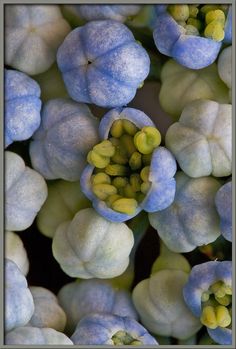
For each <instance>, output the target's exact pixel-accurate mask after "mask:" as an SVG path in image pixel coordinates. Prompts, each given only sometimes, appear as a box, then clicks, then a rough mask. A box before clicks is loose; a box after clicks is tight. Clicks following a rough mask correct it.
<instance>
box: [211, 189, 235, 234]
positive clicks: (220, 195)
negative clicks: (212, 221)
mask: <svg viewBox="0 0 236 349" xmlns="http://www.w3.org/2000/svg"><path fill="white" fill-rule="evenodd" d="M215 203H216V208H217V211H218V213H219V216H220V227H221V232H222V235H223V236H224V238H225V239H226V240H228V241H232V182H228V183H226V184H224V185H223V186H222V187H221V188H220V189H219V190H218V192H217V193H216V198H215Z"/></svg>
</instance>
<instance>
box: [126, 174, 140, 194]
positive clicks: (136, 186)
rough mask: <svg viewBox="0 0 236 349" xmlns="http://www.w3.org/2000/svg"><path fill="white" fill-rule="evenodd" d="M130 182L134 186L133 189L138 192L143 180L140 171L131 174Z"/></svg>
mask: <svg viewBox="0 0 236 349" xmlns="http://www.w3.org/2000/svg"><path fill="white" fill-rule="evenodd" d="M129 181H130V184H131V186H132V189H133V191H134V192H137V191H140V187H141V184H142V180H141V177H140V175H139V174H138V173H133V174H132V175H131V176H130V180H129Z"/></svg>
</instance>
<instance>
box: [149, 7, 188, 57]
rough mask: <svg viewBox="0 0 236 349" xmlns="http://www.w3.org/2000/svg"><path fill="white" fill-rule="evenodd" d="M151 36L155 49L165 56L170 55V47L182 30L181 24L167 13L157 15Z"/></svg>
mask: <svg viewBox="0 0 236 349" xmlns="http://www.w3.org/2000/svg"><path fill="white" fill-rule="evenodd" d="M155 24H156V26H155V29H154V32H153V38H154V41H155V44H156V47H157V49H158V50H159V51H160V52H161V53H163V54H164V55H167V56H172V48H173V45H174V44H175V43H176V41H177V40H178V39H179V37H180V35H181V34H182V32H183V30H182V29H181V26H180V25H178V24H177V22H176V21H175V20H174V19H173V18H172V17H171V16H170V15H169V14H168V13H163V14H161V15H160V16H158V17H157V20H156V23H155Z"/></svg>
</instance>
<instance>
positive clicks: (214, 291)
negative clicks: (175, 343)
mask: <svg viewBox="0 0 236 349" xmlns="http://www.w3.org/2000/svg"><path fill="white" fill-rule="evenodd" d="M183 295H184V300H185V302H186V304H187V305H188V307H189V308H190V310H191V311H192V313H193V314H194V315H195V316H197V317H199V318H200V320H201V322H202V324H203V325H205V326H206V327H207V331H208V333H209V335H210V337H211V338H212V339H213V340H214V341H215V342H217V343H219V344H231V341H232V330H231V311H232V310H231V309H232V300H231V296H232V263H231V262H230V261H223V262H217V261H214V262H206V263H203V264H199V265H196V266H195V267H193V268H192V271H191V273H190V276H189V279H188V282H187V284H186V285H185V286H184V289H183Z"/></svg>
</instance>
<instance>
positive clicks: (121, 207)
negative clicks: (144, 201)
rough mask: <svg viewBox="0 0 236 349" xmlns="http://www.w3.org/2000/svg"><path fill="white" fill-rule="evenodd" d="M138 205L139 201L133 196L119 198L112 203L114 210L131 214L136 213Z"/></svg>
mask: <svg viewBox="0 0 236 349" xmlns="http://www.w3.org/2000/svg"><path fill="white" fill-rule="evenodd" d="M137 207H138V203H137V201H136V200H135V199H131V198H122V199H118V200H116V201H115V202H113V204H112V208H113V210H115V211H118V212H121V213H126V214H130V215H132V214H134V213H135V211H136V209H137Z"/></svg>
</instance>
